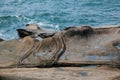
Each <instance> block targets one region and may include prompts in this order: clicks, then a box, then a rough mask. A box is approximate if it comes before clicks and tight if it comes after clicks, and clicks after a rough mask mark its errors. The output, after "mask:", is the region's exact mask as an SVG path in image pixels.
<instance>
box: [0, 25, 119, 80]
mask: <svg viewBox="0 0 120 80" xmlns="http://www.w3.org/2000/svg"><path fill="white" fill-rule="evenodd" d="M119 30H120V27H119V26H118V27H108V28H91V27H89V26H84V27H82V28H79V27H69V28H66V29H65V30H62V31H60V32H61V33H62V34H63V36H62V37H61V36H60V35H59V34H58V33H56V34H55V35H54V36H52V37H49V38H45V39H42V40H38V39H36V38H32V37H29V36H28V37H25V38H23V39H16V40H9V41H2V42H0V80H19V79H20V80H56V79H57V80H120V70H119V68H120V31H119ZM53 38H54V39H55V41H56V43H55V41H54V40H53ZM61 38H63V39H64V38H65V40H64V43H65V46H66V48H65V52H64V53H63V55H61V56H60V59H59V60H58V62H56V63H55V64H53V65H52V66H51V68H36V66H37V67H38V66H39V67H40V64H41V62H42V64H43V63H45V61H41V58H44V59H46V60H47V59H48V60H49V56H51V55H53V53H55V54H57V55H58V54H60V51H62V50H63V49H64V48H62V47H63V41H61V40H62V39H61ZM36 41H37V42H36ZM38 43H39V45H38ZM56 44H57V46H56ZM33 45H34V46H33ZM58 48H60V50H59V49H58ZM61 48H62V49H61ZM57 52H58V53H57ZM26 53H30V55H28V56H27V57H26V58H24V59H23V61H22V67H23V68H15V67H17V65H14V66H13V67H14V68H10V65H13V64H17V63H18V61H19V59H21V57H23V56H24V55H25V54H26ZM45 64H46V63H45ZM86 65H87V66H86ZM88 65H89V67H88ZM101 65H106V66H107V67H97V66H101ZM56 66H57V67H56ZM65 66H67V67H65ZM68 66H69V67H68ZM71 66H74V67H71ZM80 66H84V68H83V67H80ZM24 67H31V68H24ZM110 67H114V68H110Z"/></svg>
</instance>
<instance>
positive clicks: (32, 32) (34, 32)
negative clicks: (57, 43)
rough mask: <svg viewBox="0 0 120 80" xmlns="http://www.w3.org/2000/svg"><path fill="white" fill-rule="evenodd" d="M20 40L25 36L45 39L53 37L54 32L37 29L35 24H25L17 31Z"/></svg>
mask: <svg viewBox="0 0 120 80" xmlns="http://www.w3.org/2000/svg"><path fill="white" fill-rule="evenodd" d="M17 31H18V35H19V37H20V38H24V37H26V36H32V37H38V36H39V37H41V38H47V37H51V36H53V35H54V34H55V33H56V31H55V30H51V29H46V28H42V27H39V26H38V25H37V24H34V23H32V24H26V25H25V28H24V29H17Z"/></svg>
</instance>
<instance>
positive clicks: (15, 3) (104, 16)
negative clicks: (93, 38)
mask: <svg viewBox="0 0 120 80" xmlns="http://www.w3.org/2000/svg"><path fill="white" fill-rule="evenodd" d="M27 23H37V24H39V25H40V26H41V27H45V28H50V29H55V30H62V29H64V28H65V27H68V26H81V25H89V26H92V27H95V26H103V25H120V0H0V38H3V39H5V40H9V39H15V38H18V36H17V32H16V29H18V28H23V27H24V25H25V24H27Z"/></svg>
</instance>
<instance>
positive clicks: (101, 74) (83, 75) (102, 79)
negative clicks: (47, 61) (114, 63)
mask: <svg viewBox="0 0 120 80" xmlns="http://www.w3.org/2000/svg"><path fill="white" fill-rule="evenodd" d="M18 79H20V80H119V79H120V70H118V69H113V68H107V67H91V68H80V67H56V68H11V69H2V70H0V80H18Z"/></svg>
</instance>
